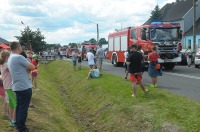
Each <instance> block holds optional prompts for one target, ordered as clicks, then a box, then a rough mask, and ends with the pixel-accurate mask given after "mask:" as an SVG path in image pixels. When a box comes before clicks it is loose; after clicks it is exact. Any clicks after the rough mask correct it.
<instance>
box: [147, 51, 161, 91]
mask: <svg viewBox="0 0 200 132" xmlns="http://www.w3.org/2000/svg"><path fill="white" fill-rule="evenodd" d="M159 57H160V56H159V53H158V52H157V51H156V47H153V48H152V52H151V53H150V54H149V61H150V63H149V67H148V74H149V76H150V77H151V85H150V87H151V88H157V87H158V85H157V81H158V78H157V76H162V73H161V72H160V70H158V69H156V65H157V64H158V58H159Z"/></svg>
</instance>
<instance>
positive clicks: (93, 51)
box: [91, 47, 97, 64]
mask: <svg viewBox="0 0 200 132" xmlns="http://www.w3.org/2000/svg"><path fill="white" fill-rule="evenodd" d="M91 52H92V53H93V55H94V63H95V64H96V62H97V60H96V50H95V49H94V47H92V50H91Z"/></svg>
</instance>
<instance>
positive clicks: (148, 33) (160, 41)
mask: <svg viewBox="0 0 200 132" xmlns="http://www.w3.org/2000/svg"><path fill="white" fill-rule="evenodd" d="M181 39H182V34H181V30H180V24H179V23H170V22H152V23H151V24H149V25H143V26H138V27H128V28H126V29H122V30H119V31H116V32H114V33H110V34H109V36H108V58H109V60H110V61H111V62H112V64H113V65H114V66H120V65H123V63H124V60H125V57H124V52H125V51H126V50H127V49H128V47H129V46H131V45H132V44H136V45H141V46H142V50H143V51H144V54H145V55H146V56H148V54H149V53H151V52H152V47H153V46H156V48H157V51H158V52H159V54H160V58H159V60H158V61H159V63H160V64H162V66H164V68H165V69H166V70H172V69H173V68H174V66H175V64H176V63H177V62H181V54H180V51H181V50H182V46H181ZM146 64H148V60H146Z"/></svg>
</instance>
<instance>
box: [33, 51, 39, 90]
mask: <svg viewBox="0 0 200 132" xmlns="http://www.w3.org/2000/svg"><path fill="white" fill-rule="evenodd" d="M31 62H32V64H33V65H34V66H35V69H34V70H32V71H31V76H32V84H33V88H34V89H35V90H39V89H38V88H37V75H38V66H39V63H38V60H37V55H36V54H34V55H33V56H32V60H31Z"/></svg>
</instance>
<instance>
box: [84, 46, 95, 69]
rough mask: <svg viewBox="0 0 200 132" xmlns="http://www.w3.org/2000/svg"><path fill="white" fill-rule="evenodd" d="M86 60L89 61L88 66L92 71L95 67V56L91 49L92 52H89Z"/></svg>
mask: <svg viewBox="0 0 200 132" xmlns="http://www.w3.org/2000/svg"><path fill="white" fill-rule="evenodd" d="M86 58H87V59H88V65H89V67H90V69H92V67H93V65H94V54H93V53H92V49H90V51H89V52H87V55H86Z"/></svg>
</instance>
